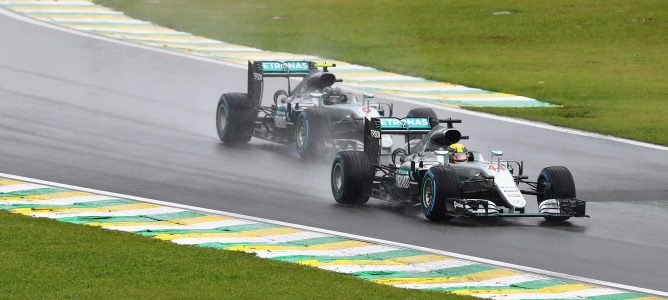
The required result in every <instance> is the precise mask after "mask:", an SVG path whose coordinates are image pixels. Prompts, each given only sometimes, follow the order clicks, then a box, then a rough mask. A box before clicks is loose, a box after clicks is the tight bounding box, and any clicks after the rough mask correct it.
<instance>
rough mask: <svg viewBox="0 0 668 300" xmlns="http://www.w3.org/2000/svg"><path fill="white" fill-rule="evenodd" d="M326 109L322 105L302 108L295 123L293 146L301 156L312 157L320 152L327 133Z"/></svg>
mask: <svg viewBox="0 0 668 300" xmlns="http://www.w3.org/2000/svg"><path fill="white" fill-rule="evenodd" d="M327 124H328V116H327V111H326V110H325V109H324V108H322V107H313V108H309V109H307V110H304V111H303V112H302V113H301V114H299V117H298V118H297V123H296V125H295V146H296V150H297V154H299V156H300V157H301V158H313V157H316V156H318V155H319V154H320V153H321V152H322V146H323V143H324V141H325V137H324V135H325V134H326V133H327V130H326V126H327Z"/></svg>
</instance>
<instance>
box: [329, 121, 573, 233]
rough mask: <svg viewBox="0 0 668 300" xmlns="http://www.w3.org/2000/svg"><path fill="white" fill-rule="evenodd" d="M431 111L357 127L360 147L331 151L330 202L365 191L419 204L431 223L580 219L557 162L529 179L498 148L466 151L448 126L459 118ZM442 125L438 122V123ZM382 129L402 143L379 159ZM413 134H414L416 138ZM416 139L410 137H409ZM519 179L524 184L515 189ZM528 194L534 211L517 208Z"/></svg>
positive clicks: (359, 199) (363, 197)
mask: <svg viewBox="0 0 668 300" xmlns="http://www.w3.org/2000/svg"><path fill="white" fill-rule="evenodd" d="M435 116H436V115H435V113H434V112H433V111H432V110H431V109H424V108H421V109H415V110H413V111H411V112H410V113H409V114H408V117H406V118H403V119H400V118H383V117H380V118H373V119H371V120H370V121H369V122H367V123H366V125H365V141H364V142H365V144H364V146H365V147H364V151H342V152H339V153H337V155H336V158H335V159H334V163H333V164H332V171H331V186H332V193H333V195H334V198H335V200H336V201H337V202H340V203H347V204H363V203H366V202H367V201H368V199H369V197H374V198H378V199H382V200H389V201H393V202H400V203H406V204H410V205H416V206H417V205H420V206H421V207H422V211H423V213H424V215H425V216H426V217H427V218H428V219H429V220H432V221H439V220H446V219H450V218H452V217H463V216H466V217H544V218H545V219H546V220H547V221H564V220H567V219H569V218H571V217H585V216H586V215H585V201H582V200H579V199H576V198H575V196H576V195H575V183H574V181H573V176H572V175H571V173H570V171H569V170H568V169H567V168H566V167H563V166H552V167H547V168H544V169H543V170H542V171H541V172H540V175H538V179H537V181H528V180H527V179H528V177H527V176H524V175H523V174H522V173H523V169H524V163H523V162H519V161H508V160H502V159H501V155H502V152H500V151H494V152H492V156H493V157H494V158H495V159H492V161H486V160H485V159H484V158H483V156H482V154H481V153H479V152H476V151H468V150H467V149H466V147H465V146H464V145H463V144H460V140H463V139H468V137H466V136H462V135H461V133H460V132H459V131H458V130H456V129H454V128H453V124H455V123H460V122H461V121H460V120H453V119H447V120H438V119H436V118H435ZM442 124H445V125H442ZM387 134H398V135H403V136H405V137H407V138H406V140H407V144H406V146H405V147H403V148H398V149H396V150H394V151H393V153H392V163H390V164H388V165H382V164H380V160H379V155H378V153H379V143H380V139H381V137H382V136H384V135H387ZM420 136H421V138H419V137H420ZM416 137H418V138H416ZM520 184H523V185H526V186H527V187H528V188H529V189H520V188H518V186H520ZM527 194H528V195H535V196H536V198H537V201H538V212H535V213H528V212H525V207H526V199H525V198H524V196H523V195H527Z"/></svg>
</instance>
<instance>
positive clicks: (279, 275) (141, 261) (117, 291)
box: [0, 211, 475, 299]
mask: <svg viewBox="0 0 668 300" xmlns="http://www.w3.org/2000/svg"><path fill="white" fill-rule="evenodd" d="M0 295H1V296H0V298H30V299H44V298H55V299H63V298H86V299H91V298H94V299H102V298H105V299H118V298H133V299H167V298H177V299H184V298H188V299H192V298H197V299H201V298H216V299H218V298H233V299H257V298H265V299H266V298H272V299H343V298H346V299H347V298H351V299H388V298H394V299H408V298H420V299H421V298H426V299H431V298H439V299H443V298H445V299H475V298H472V297H464V296H455V295H448V294H444V293H438V292H425V291H417V290H406V289H399V288H393V287H389V286H383V285H380V284H375V283H372V282H368V281H364V280H361V279H356V278H353V277H352V276H348V275H342V274H337V273H333V272H328V271H323V270H318V269H315V268H310V267H305V266H299V265H296V264H290V263H284V262H278V261H270V260H265V259H260V258H257V257H255V256H253V255H250V254H246V253H242V252H233V251H222V250H215V249H206V248H198V247H192V246H179V245H176V244H172V243H169V242H165V241H160V240H155V239H151V238H146V237H140V236H138V235H134V234H130V233H124V232H115V231H107V230H103V229H100V228H94V227H88V226H82V225H74V224H68V223H62V222H57V221H53V220H47V219H35V218H30V217H26V216H22V215H16V214H11V213H8V212H6V211H0Z"/></svg>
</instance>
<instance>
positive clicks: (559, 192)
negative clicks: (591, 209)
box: [536, 166, 575, 222]
mask: <svg viewBox="0 0 668 300" xmlns="http://www.w3.org/2000/svg"><path fill="white" fill-rule="evenodd" d="M537 192H538V195H537V196H536V199H537V200H538V205H540V204H541V203H542V202H543V201H545V200H547V199H570V198H575V181H574V180H573V175H572V174H571V171H569V170H568V169H567V168H566V167H562V166H553V167H547V168H544V169H543V170H542V171H541V172H540V174H539V175H538V186H537ZM568 219H570V217H562V216H545V220H547V221H550V222H559V221H566V220H568Z"/></svg>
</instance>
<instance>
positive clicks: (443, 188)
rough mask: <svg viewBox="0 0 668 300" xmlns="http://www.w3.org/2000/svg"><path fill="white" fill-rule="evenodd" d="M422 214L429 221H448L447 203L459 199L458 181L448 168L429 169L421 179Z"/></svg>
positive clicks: (453, 172) (453, 171) (450, 168)
mask: <svg viewBox="0 0 668 300" xmlns="http://www.w3.org/2000/svg"><path fill="white" fill-rule="evenodd" d="M420 195H421V199H422V212H423V213H424V216H425V217H427V219H429V220H430V221H441V220H448V219H450V218H452V216H448V215H447V207H446V203H447V201H452V199H455V198H460V194H459V180H458V179H457V173H455V169H453V168H452V167H450V166H436V167H431V168H430V169H429V171H427V173H426V174H425V176H424V178H423V179H422V187H421V190H420Z"/></svg>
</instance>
